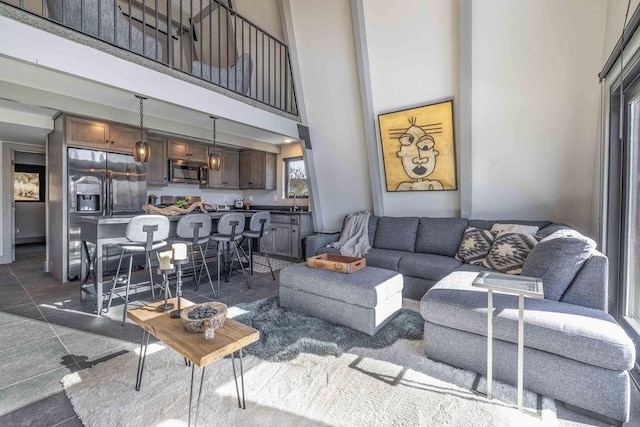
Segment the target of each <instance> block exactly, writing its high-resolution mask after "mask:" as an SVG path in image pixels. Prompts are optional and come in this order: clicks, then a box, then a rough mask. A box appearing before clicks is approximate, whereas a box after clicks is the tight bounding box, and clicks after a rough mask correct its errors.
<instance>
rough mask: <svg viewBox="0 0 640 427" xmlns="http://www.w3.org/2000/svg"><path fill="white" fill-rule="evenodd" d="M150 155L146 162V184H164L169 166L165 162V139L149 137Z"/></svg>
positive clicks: (166, 183) (165, 183)
mask: <svg viewBox="0 0 640 427" xmlns="http://www.w3.org/2000/svg"><path fill="white" fill-rule="evenodd" d="M147 142H148V143H149V150H150V151H151V157H150V158H149V163H148V164H147V184H149V185H160V186H166V185H168V183H169V176H168V175H169V167H168V163H167V141H166V140H165V139H160V138H149V139H148V140H147Z"/></svg>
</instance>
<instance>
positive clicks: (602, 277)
mask: <svg viewBox="0 0 640 427" xmlns="http://www.w3.org/2000/svg"><path fill="white" fill-rule="evenodd" d="M496 223H502V224H522V225H532V226H537V227H539V230H538V232H537V233H536V235H537V236H538V237H537V238H536V240H539V243H537V244H535V245H534V246H533V249H531V252H530V253H529V255H528V257H527V258H526V260H525V262H524V265H523V266H522V274H523V275H527V276H534V277H539V278H541V279H542V281H543V284H544V295H545V297H544V299H540V300H536V299H529V298H527V299H525V316H524V322H525V327H524V328H525V329H524V346H525V353H524V364H525V365H524V372H525V374H524V386H525V388H526V389H528V390H532V391H534V392H537V393H540V394H543V395H546V396H550V397H553V398H555V399H557V400H560V401H562V402H564V403H566V404H568V405H569V406H573V407H576V408H580V409H584V410H587V411H589V412H592V413H597V414H601V415H604V416H605V417H607V418H608V419H613V420H617V421H626V420H627V419H628V416H629V406H630V387H631V383H630V377H629V373H628V371H629V370H630V369H632V367H633V365H634V363H635V357H636V355H635V347H634V344H633V342H632V341H631V339H630V338H629V337H628V336H627V335H626V333H625V332H624V330H623V329H622V328H621V327H620V326H619V325H618V324H617V322H616V321H615V320H614V318H613V317H612V316H610V315H609V314H608V313H606V309H607V289H608V285H607V280H608V279H607V278H608V262H607V258H606V257H605V256H604V255H603V254H601V253H600V252H598V251H597V250H596V249H595V243H594V242H593V241H591V240H590V239H588V238H586V237H584V236H582V235H580V233H578V232H577V231H575V230H572V229H571V228H570V227H568V226H566V225H563V224H555V223H551V222H548V221H517V220H515V221H513V220H510V221H487V220H468V219H464V218H417V217H376V216H371V218H370V220H369V224H368V225H369V242H370V244H371V247H372V248H371V249H370V251H369V253H367V254H366V255H365V258H366V259H367V265H368V266H373V267H379V268H384V269H389V270H394V271H397V272H399V273H401V274H402V275H403V277H404V290H403V294H404V296H405V297H408V298H412V299H417V300H420V312H421V314H422V316H423V318H424V319H425V327H424V339H425V347H426V355H427V357H429V358H430V359H434V360H438V361H442V362H445V363H448V364H451V365H454V366H458V367H461V368H465V369H469V370H472V371H474V372H478V373H481V374H484V373H486V356H487V355H486V349H487V338H486V334H487V293H486V290H483V289H481V288H476V287H472V286H471V282H472V281H473V279H474V278H475V277H476V276H477V274H478V272H480V271H482V270H486V269H487V267H486V266H482V265H473V264H467V263H464V262H462V261H460V260H458V259H456V258H455V255H456V253H457V252H458V250H459V247H460V243H461V241H462V239H463V236H464V235H465V230H467V229H468V228H469V227H474V228H476V229H479V230H490V229H491V227H492V226H493V225H494V224H496ZM339 236H340V234H339V233H336V234H319V235H314V236H309V237H308V238H307V241H306V255H307V256H312V255H316V254H319V253H337V252H338V251H337V250H336V249H333V248H329V247H327V246H326V245H327V244H328V243H330V242H333V241H336V240H338V238H339ZM493 318H494V326H493V331H494V332H493V333H494V344H493V348H494V367H493V372H494V378H495V379H497V380H499V381H504V382H507V383H510V384H514V385H515V384H516V379H517V323H518V300H517V297H516V296H515V295H506V294H494V315H493Z"/></svg>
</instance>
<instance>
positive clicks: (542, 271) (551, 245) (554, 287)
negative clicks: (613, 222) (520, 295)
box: [522, 229, 596, 301]
mask: <svg viewBox="0 0 640 427" xmlns="http://www.w3.org/2000/svg"><path fill="white" fill-rule="evenodd" d="M595 248H596V242H594V241H593V240H592V239H590V238H588V237H586V236H583V235H582V234H580V233H579V232H577V231H575V230H571V229H565V230H558V231H556V232H554V233H552V234H551V235H549V236H547V237H545V238H544V239H542V240H541V241H540V243H538V244H537V245H536V247H535V248H533V250H532V251H531V253H530V254H529V257H528V258H527V260H526V261H525V263H524V265H523V266H522V275H523V276H531V277H537V278H539V279H541V280H542V287H543V290H544V297H545V299H550V300H554V301H560V299H561V298H562V296H563V295H564V293H565V292H566V290H567V289H568V288H569V285H571V282H573V279H574V278H575V277H576V274H578V271H579V270H580V269H581V268H582V265H583V264H584V263H585V261H586V260H587V259H588V258H589V257H590V256H591V253H592V252H593V250H594V249H595Z"/></svg>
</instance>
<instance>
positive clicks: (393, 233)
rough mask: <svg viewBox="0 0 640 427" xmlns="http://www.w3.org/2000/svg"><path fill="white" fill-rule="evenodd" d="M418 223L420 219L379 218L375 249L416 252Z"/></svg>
mask: <svg viewBox="0 0 640 427" xmlns="http://www.w3.org/2000/svg"><path fill="white" fill-rule="evenodd" d="M418 221H419V218H418V217H390V216H383V217H380V218H378V226H377V228H376V239H375V242H374V244H373V247H374V248H377V249H391V250H396V251H406V252H414V248H415V246H416V233H417V231H418Z"/></svg>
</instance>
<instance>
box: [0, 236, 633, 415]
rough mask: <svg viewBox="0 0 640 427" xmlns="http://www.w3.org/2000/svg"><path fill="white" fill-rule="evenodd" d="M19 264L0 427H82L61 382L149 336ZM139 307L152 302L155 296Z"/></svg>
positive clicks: (1, 295)
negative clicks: (69, 375) (73, 373)
mask: <svg viewBox="0 0 640 427" xmlns="http://www.w3.org/2000/svg"><path fill="white" fill-rule="evenodd" d="M16 259H18V261H16V262H14V263H13V264H9V265H0V426H65V427H67V426H80V425H82V423H81V422H80V420H79V419H78V417H77V416H76V414H75V412H74V411H73V407H72V406H71V403H70V402H69V400H68V399H67V397H66V395H65V393H64V391H63V390H62V386H61V384H60V380H61V379H62V378H63V377H64V376H65V375H67V374H69V373H72V372H75V371H77V370H80V369H86V368H88V367H91V366H93V365H95V364H97V363H100V362H102V361H104V360H108V359H110V358H112V357H116V356H118V355H120V354H122V353H124V352H127V351H130V350H133V349H135V348H137V347H138V346H139V340H140V337H141V331H140V329H139V328H138V327H137V326H135V325H134V324H133V323H131V322H129V321H127V323H126V324H125V326H122V325H121V321H122V312H123V305H122V301H121V300H114V304H113V307H112V308H111V310H110V311H109V313H108V314H103V315H102V316H96V315H95V313H94V309H95V303H94V300H93V299H91V298H89V299H88V300H87V301H86V302H81V301H80V285H79V282H78V281H75V282H70V283H60V282H58V281H57V280H55V279H54V278H53V277H52V276H51V275H49V274H48V273H44V272H43V271H42V268H43V262H44V246H39V245H33V246H22V247H18V248H16ZM212 271H214V270H212ZM139 274H140V273H139ZM277 278H278V276H277V273H276V280H275V281H274V280H273V279H272V278H271V275H270V274H269V273H262V274H255V275H254V276H253V277H252V279H251V285H252V288H251V289H248V288H247V286H246V284H245V283H244V280H243V278H242V275H240V274H238V273H234V275H232V276H231V278H230V281H229V282H228V283H225V282H221V298H220V299H218V301H222V302H224V303H226V304H227V305H234V304H238V303H240V302H248V301H255V300H258V299H261V298H267V297H270V296H273V295H277V293H278V281H277ZM183 296H184V297H185V298H187V299H189V300H191V301H194V302H204V301H211V300H213V299H214V295H213V293H212V291H211V288H210V287H209V286H208V284H202V285H201V286H200V289H199V290H198V291H197V292H196V291H195V290H194V285H193V282H186V283H185V287H184V292H183ZM134 299H135V300H137V301H138V303H144V302H149V301H151V295H150V293H148V292H147V293H144V294H140V295H137V296H136V297H135V298H134ZM407 301H408V302H411V304H412V305H413V306H415V305H416V302H415V301H410V300H407ZM411 304H409V305H411ZM631 388H632V403H631V404H632V410H631V420H630V422H629V423H626V424H625V426H639V425H640V394H639V393H638V390H637V389H636V388H635V387H634V386H633V385H632V387H631ZM558 421H559V425H561V426H584V425H589V426H592V425H596V426H603V425H607V424H604V423H602V422H600V421H596V420H593V419H591V418H588V417H585V416H583V415H580V414H576V413H574V412H572V411H569V410H567V409H564V408H562V407H559V408H558Z"/></svg>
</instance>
